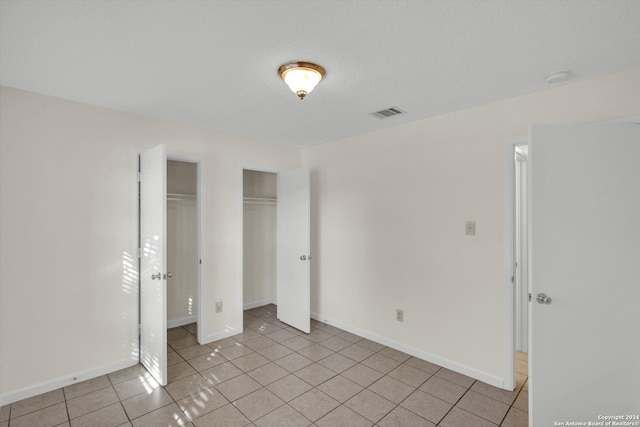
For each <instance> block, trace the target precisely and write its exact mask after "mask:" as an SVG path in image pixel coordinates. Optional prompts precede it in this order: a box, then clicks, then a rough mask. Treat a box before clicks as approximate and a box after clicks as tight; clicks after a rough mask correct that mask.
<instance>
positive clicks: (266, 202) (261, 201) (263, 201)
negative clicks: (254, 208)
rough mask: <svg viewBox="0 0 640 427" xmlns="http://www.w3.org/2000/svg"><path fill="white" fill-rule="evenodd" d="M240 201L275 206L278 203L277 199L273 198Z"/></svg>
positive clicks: (252, 198) (249, 198)
mask: <svg viewBox="0 0 640 427" xmlns="http://www.w3.org/2000/svg"><path fill="white" fill-rule="evenodd" d="M242 200H243V201H244V202H245V203H250V204H260V205H271V204H273V205H275V204H276V203H277V202H278V199H276V198H275V197H244V198H243V199H242Z"/></svg>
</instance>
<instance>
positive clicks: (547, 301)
mask: <svg viewBox="0 0 640 427" xmlns="http://www.w3.org/2000/svg"><path fill="white" fill-rule="evenodd" d="M536 301H538V303H540V304H551V298H549V297H548V296H546V295H545V294H543V293H540V294H538V295H536Z"/></svg>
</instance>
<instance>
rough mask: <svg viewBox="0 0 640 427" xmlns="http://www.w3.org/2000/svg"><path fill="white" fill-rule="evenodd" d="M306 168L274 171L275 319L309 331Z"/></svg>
mask: <svg viewBox="0 0 640 427" xmlns="http://www.w3.org/2000/svg"><path fill="white" fill-rule="evenodd" d="M309 186H310V174H309V170H308V169H294V170H290V171H285V172H280V173H279V174H278V214H277V221H278V319H280V320H281V321H282V322H284V323H286V324H288V325H291V326H293V327H294V328H296V329H299V330H301V331H303V332H306V333H309V332H310V331H311V298H310V281H311V268H310V265H311V253H310V248H311V224H310V222H311V206H310V203H311V200H310V188H309Z"/></svg>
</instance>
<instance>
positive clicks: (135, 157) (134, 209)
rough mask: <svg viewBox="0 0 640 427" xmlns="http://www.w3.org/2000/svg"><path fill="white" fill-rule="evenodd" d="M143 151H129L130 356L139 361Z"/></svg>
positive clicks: (136, 148)
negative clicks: (140, 174) (132, 280)
mask: <svg viewBox="0 0 640 427" xmlns="http://www.w3.org/2000/svg"><path fill="white" fill-rule="evenodd" d="M143 151H144V149H142V148H138V147H134V148H132V149H131V165H132V168H131V183H132V185H131V230H132V233H131V246H130V247H131V255H132V258H133V259H134V261H135V271H136V286H134V287H133V288H132V289H131V318H132V319H133V321H132V322H131V337H132V338H131V354H132V355H137V357H138V360H139V359H140V328H139V327H138V325H139V324H140V259H139V258H138V248H139V244H140V205H139V196H140V194H139V182H138V172H139V171H140V153H142V152H143Z"/></svg>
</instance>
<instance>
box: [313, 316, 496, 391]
mask: <svg viewBox="0 0 640 427" xmlns="http://www.w3.org/2000/svg"><path fill="white" fill-rule="evenodd" d="M311 318H312V319H315V320H317V321H319V322H323V323H327V324H329V325H331V326H335V327H336V328H340V329H342V330H344V331H347V332H351V333H352V334H356V335H358V336H361V337H363V338H367V339H369V340H371V341H375V342H377V343H380V344H383V345H386V346H387V347H391V348H393V349H396V350H398V351H402V352H404V353H407V354H410V355H411V356H414V357H418V358H420V359H422V360H426V361H427V362H431V363H435V364H436V365H440V366H442V367H443V368H447V369H450V370H452V371H455V372H458V373H461V374H463V375H467V376H469V377H471V378H475V379H477V380H479V381H482V382H485V383H487V384H490V385H492V386H495V387H500V388H505V387H504V381H503V379H502V378H500V377H496V376H495V375H492V374H489V373H487V372H483V371H479V370H477V369H474V368H472V367H470V366H467V365H463V364H461V363H458V362H455V361H453V360H449V359H445V358H443V357H440V356H436V355H435V354H432V353H429V352H426V351H422V350H420V349H417V348H415V347H412V346H409V345H406V344H402V343H400V342H397V341H394V340H392V339H390V338H387V337H384V336H382V335H378V334H375V333H373V332H369V331H365V330H363V329H358V328H354V327H352V326H351V325H348V324H346V323H343V322H340V321H338V320H335V319H331V318H328V317H326V316H323V315H321V314H318V313H314V312H312V313H311Z"/></svg>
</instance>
